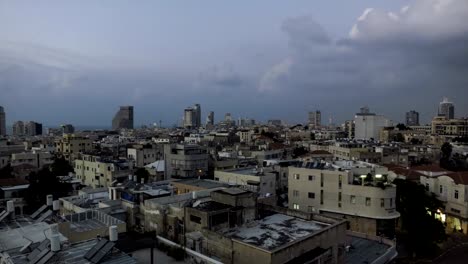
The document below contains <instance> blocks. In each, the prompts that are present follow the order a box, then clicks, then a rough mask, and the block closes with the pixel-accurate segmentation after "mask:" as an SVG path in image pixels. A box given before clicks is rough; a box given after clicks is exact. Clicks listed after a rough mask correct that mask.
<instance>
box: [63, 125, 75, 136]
mask: <svg viewBox="0 0 468 264" xmlns="http://www.w3.org/2000/svg"><path fill="white" fill-rule="evenodd" d="M62 133H63V134H73V133H75V127H74V126H73V125H72V124H65V125H62Z"/></svg>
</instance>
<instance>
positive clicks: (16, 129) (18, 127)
mask: <svg viewBox="0 0 468 264" xmlns="http://www.w3.org/2000/svg"><path fill="white" fill-rule="evenodd" d="M13 135H15V136H23V135H24V123H23V121H16V122H15V123H14V124H13Z"/></svg>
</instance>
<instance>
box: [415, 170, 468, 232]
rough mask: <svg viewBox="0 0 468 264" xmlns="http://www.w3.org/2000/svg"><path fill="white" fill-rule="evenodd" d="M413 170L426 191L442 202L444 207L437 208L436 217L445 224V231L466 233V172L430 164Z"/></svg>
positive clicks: (467, 210) (467, 229) (467, 178)
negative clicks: (453, 170)
mask: <svg viewBox="0 0 468 264" xmlns="http://www.w3.org/2000/svg"><path fill="white" fill-rule="evenodd" d="M414 170H416V172H418V173H420V174H421V176H420V183H421V184H422V185H423V186H424V187H425V188H426V191H428V192H431V193H433V194H435V195H436V196H437V199H438V200H440V201H442V202H443V203H444V205H445V208H440V209H439V210H438V212H437V214H436V218H437V219H439V220H440V221H442V222H443V223H445V224H446V231H447V232H448V233H450V232H454V231H458V232H463V233H464V234H468V172H450V171H447V170H444V169H441V168H434V167H433V168H431V167H430V166H423V167H419V168H418V167H415V168H414Z"/></svg>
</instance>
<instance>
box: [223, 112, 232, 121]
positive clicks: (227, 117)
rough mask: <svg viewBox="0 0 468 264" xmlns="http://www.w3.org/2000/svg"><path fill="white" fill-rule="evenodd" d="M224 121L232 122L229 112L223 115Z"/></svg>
mask: <svg viewBox="0 0 468 264" xmlns="http://www.w3.org/2000/svg"><path fill="white" fill-rule="evenodd" d="M224 121H226V122H232V116H231V113H226V114H225V115H224Z"/></svg>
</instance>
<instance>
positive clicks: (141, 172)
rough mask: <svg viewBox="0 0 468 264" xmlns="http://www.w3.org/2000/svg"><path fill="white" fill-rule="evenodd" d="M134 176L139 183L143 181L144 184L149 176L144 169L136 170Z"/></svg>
mask: <svg viewBox="0 0 468 264" xmlns="http://www.w3.org/2000/svg"><path fill="white" fill-rule="evenodd" d="M135 176H137V181H138V182H141V179H144V180H145V182H148V179H149V176H150V174H149V172H148V171H147V170H146V169H145V168H138V169H137V170H136V171H135Z"/></svg>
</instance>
